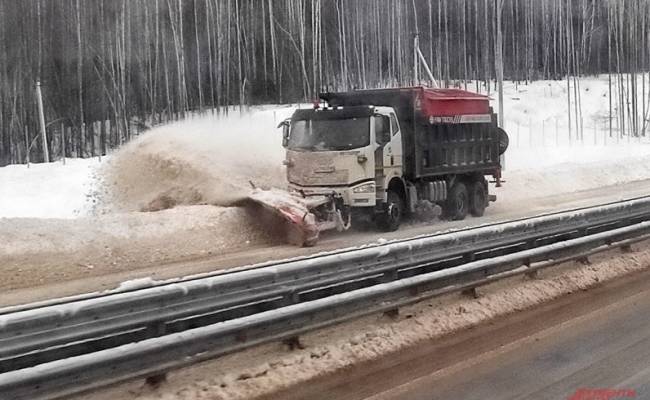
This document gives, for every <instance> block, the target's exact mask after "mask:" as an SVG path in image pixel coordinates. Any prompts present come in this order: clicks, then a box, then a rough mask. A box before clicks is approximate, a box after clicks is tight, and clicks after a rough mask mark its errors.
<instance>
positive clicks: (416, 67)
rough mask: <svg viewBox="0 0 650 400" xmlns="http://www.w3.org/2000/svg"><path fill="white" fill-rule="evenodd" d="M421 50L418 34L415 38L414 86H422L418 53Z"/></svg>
mask: <svg viewBox="0 0 650 400" xmlns="http://www.w3.org/2000/svg"><path fill="white" fill-rule="evenodd" d="M419 50H420V39H419V38H418V34H417V33H416V34H415V36H414V37H413V85H414V86H417V85H419V84H420V63H419V60H418V52H419Z"/></svg>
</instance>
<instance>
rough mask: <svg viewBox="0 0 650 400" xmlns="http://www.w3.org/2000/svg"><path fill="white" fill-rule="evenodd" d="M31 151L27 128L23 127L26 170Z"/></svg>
mask: <svg viewBox="0 0 650 400" xmlns="http://www.w3.org/2000/svg"><path fill="white" fill-rule="evenodd" d="M31 150H32V145H31V143H29V131H28V130H27V126H25V163H26V164H27V168H29V152H30V151H31Z"/></svg>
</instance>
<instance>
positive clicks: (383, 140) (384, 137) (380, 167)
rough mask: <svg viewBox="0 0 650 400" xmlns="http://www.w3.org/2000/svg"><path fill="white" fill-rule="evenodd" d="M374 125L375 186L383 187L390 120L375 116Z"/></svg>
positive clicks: (389, 137) (389, 135) (383, 116)
mask: <svg viewBox="0 0 650 400" xmlns="http://www.w3.org/2000/svg"><path fill="white" fill-rule="evenodd" d="M373 121H374V124H375V142H376V144H377V148H376V149H375V180H376V183H377V186H380V187H383V178H384V172H385V167H386V164H385V161H386V157H385V154H386V147H387V146H388V145H389V144H390V139H391V132H390V120H389V118H388V117H387V116H385V115H375V116H374V117H373Z"/></svg>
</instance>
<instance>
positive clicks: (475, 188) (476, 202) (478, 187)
mask: <svg viewBox="0 0 650 400" xmlns="http://www.w3.org/2000/svg"><path fill="white" fill-rule="evenodd" d="M487 203H488V191H487V184H486V182H485V179H479V180H476V181H474V182H472V184H471V186H470V188H469V212H470V213H471V214H472V215H473V216H474V217H482V216H483V214H485V208H486V207H487Z"/></svg>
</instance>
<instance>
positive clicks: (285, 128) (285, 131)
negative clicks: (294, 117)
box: [278, 119, 291, 147]
mask: <svg viewBox="0 0 650 400" xmlns="http://www.w3.org/2000/svg"><path fill="white" fill-rule="evenodd" d="M290 121H291V120H290V119H285V120H284V121H282V122H280V123H279V124H278V128H280V127H282V147H287V146H288V145H289V127H290Z"/></svg>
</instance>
